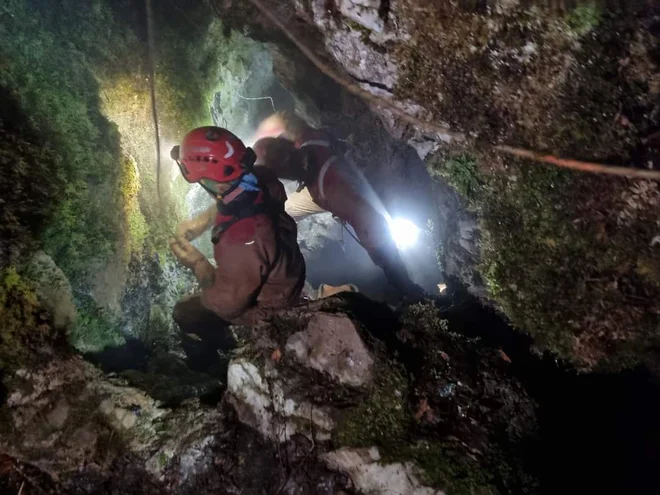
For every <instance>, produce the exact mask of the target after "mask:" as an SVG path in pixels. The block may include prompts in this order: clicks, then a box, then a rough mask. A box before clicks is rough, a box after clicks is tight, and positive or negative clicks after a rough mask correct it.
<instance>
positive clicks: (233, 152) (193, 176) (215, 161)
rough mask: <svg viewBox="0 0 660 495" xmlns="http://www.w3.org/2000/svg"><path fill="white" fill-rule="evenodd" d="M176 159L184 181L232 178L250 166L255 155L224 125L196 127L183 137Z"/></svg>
mask: <svg viewBox="0 0 660 495" xmlns="http://www.w3.org/2000/svg"><path fill="white" fill-rule="evenodd" d="M175 150H176V148H175V149H174V150H172V153H173V156H174V154H177V153H176V152H175ZM178 159H179V160H178V161H179V167H181V173H182V174H183V176H184V177H185V179H186V180H187V181H188V182H199V181H201V180H203V179H207V180H212V181H215V182H233V181H235V180H236V179H239V178H240V177H241V176H242V175H244V174H246V173H248V172H250V171H251V170H252V166H253V165H254V161H255V155H254V152H253V151H252V150H251V149H250V148H246V147H245V145H244V144H243V142H242V141H241V140H240V139H239V138H238V137H236V136H235V135H234V134H232V133H231V132H229V131H228V130H227V129H222V128H221V127H200V128H198V129H194V130H192V131H190V132H189V133H188V134H186V136H185V137H184V138H183V141H182V143H181V147H180V148H179V150H178Z"/></svg>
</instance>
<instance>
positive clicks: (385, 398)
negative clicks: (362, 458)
mask: <svg viewBox="0 0 660 495" xmlns="http://www.w3.org/2000/svg"><path fill="white" fill-rule="evenodd" d="M407 397H408V383H407V380H406V379H405V378H404V376H403V373H402V371H400V370H398V369H388V370H384V371H383V373H381V374H380V376H379V378H378V381H377V382H376V384H375V385H374V388H373V390H372V392H371V393H370V395H369V396H368V397H367V398H366V399H365V400H364V401H362V402H360V404H358V406H357V407H356V408H355V409H353V410H352V411H351V413H350V414H349V415H348V417H347V418H345V420H344V422H343V423H342V424H341V425H340V427H339V429H338V430H337V433H336V442H337V443H338V444H339V445H341V446H347V447H369V446H373V445H376V446H378V447H381V448H382V449H383V451H384V452H391V453H394V452H396V451H398V449H400V448H401V445H403V443H404V438H405V435H406V433H407V430H408V427H409V424H410V422H411V421H412V415H411V414H410V412H409V410H408V406H407V402H406V400H407Z"/></svg>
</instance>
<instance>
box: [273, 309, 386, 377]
mask: <svg viewBox="0 0 660 495" xmlns="http://www.w3.org/2000/svg"><path fill="white" fill-rule="evenodd" d="M285 349H286V352H287V354H290V355H292V356H293V357H294V358H295V359H296V360H297V361H298V363H300V364H301V365H303V366H305V367H307V368H311V369H313V370H316V371H319V372H321V373H327V374H328V375H329V376H330V378H331V379H333V380H335V381H336V382H338V383H340V384H342V385H350V386H352V387H362V386H365V385H368V384H370V383H371V381H372V379H373V376H372V374H373V365H374V360H373V358H372V357H371V355H370V354H369V351H368V349H367V348H366V346H365V345H364V342H363V341H362V339H361V338H360V336H359V334H358V332H357V330H356V328H355V325H354V324H353V322H352V321H351V320H350V319H349V318H348V317H346V316H344V315H331V314H326V313H318V314H316V315H314V316H313V317H312V319H311V320H310V321H309V323H308V324H307V328H306V329H305V330H304V331H302V332H296V333H294V334H293V335H291V337H289V339H288V340H287V343H286V348H285Z"/></svg>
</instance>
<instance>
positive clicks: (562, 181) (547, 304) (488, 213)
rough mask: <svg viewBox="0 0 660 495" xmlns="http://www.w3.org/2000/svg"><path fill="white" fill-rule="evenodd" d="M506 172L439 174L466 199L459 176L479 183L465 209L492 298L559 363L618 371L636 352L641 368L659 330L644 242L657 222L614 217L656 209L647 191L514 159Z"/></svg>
mask: <svg viewBox="0 0 660 495" xmlns="http://www.w3.org/2000/svg"><path fill="white" fill-rule="evenodd" d="M449 161H450V160H447V159H443V161H440V159H438V158H436V159H432V160H431V161H430V166H431V167H434V169H435V170H437V169H438V167H439V166H440V167H443V166H444V165H445V164H446V163H448V162H449ZM438 163H441V165H438ZM482 166H484V165H482ZM505 169H506V173H499V172H498V171H492V170H491V172H490V173H489V174H483V173H477V174H476V175H475V176H473V175H472V173H473V172H474V171H475V170H478V168H477V167H476V166H475V165H473V164H470V165H469V166H468V170H469V173H467V174H463V172H462V171H461V170H460V169H457V168H454V169H452V168H449V170H452V173H447V172H445V175H444V176H445V177H447V180H448V181H449V182H450V183H452V184H453V185H455V187H458V188H459V189H460V188H462V191H463V193H464V192H465V190H466V187H465V183H466V182H468V181H466V180H463V177H464V176H465V175H467V176H468V177H470V180H471V181H472V183H475V184H478V186H477V187H478V189H477V190H478V194H472V195H471V205H472V207H473V208H474V209H475V210H476V211H477V213H478V215H479V217H480V223H481V231H482V243H481V245H482V261H481V265H480V266H479V271H480V272H481V275H482V276H483V278H484V279H485V281H486V283H487V286H488V289H489V291H490V295H491V297H492V298H493V299H494V300H495V301H496V302H497V304H498V305H499V306H500V307H501V308H502V309H503V310H504V312H505V313H506V314H507V315H508V316H509V318H510V319H511V321H512V323H513V324H514V325H515V326H516V327H518V328H520V329H522V330H524V331H526V332H528V333H529V334H530V335H532V336H533V337H534V339H535V341H536V342H537V344H539V345H540V346H542V347H545V348H546V349H549V350H551V351H552V352H554V353H556V354H558V355H559V356H561V357H563V358H566V359H569V360H571V361H573V362H576V363H579V364H582V365H589V366H594V365H596V364H604V363H608V365H609V366H611V367H615V368H619V367H622V366H628V365H630V364H631V360H630V356H631V349H635V352H637V353H638V358H637V359H638V362H639V360H640V359H644V357H643V356H644V351H643V348H644V347H646V348H647V349H651V348H652V347H653V346H654V345H655V344H653V342H654V340H653V339H654V338H653V336H654V335H655V332H656V330H655V328H656V327H657V319H656V318H653V317H652V316H650V315H651V314H653V311H651V312H649V308H651V307H654V308H657V307H658V296H660V293H659V292H658V287H659V286H658V285H657V283H656V282H654V280H655V277H657V273H658V270H657V267H656V266H655V265H656V264H655V263H653V262H652V260H653V259H654V257H653V255H652V252H651V251H652V250H651V248H650V247H649V245H648V241H647V239H649V238H652V237H653V232H654V228H655V227H654V226H653V225H654V223H655V222H656V221H657V218H658V217H657V214H656V213H654V212H653V211H652V209H649V208H641V209H636V210H635V214H634V215H633V216H631V217H630V219H629V224H626V222H628V220H626V222H623V223H622V220H621V218H622V217H621V215H624V213H622V210H623V211H625V208H626V206H625V204H626V203H625V201H628V203H630V202H631V201H632V203H633V204H637V203H639V204H640V205H641V204H643V203H644V204H647V203H649V202H650V203H649V204H654V203H653V202H654V201H657V192H655V193H654V192H653V191H654V190H655V189H654V187H650V188H647V187H641V186H640V187H636V188H635V187H633V188H632V189H631V190H628V189H627V186H629V185H627V183H625V182H623V181H620V180H618V179H609V178H603V177H594V176H586V175H580V174H575V173H571V172H568V171H565V170H561V169H558V168H556V167H550V166H542V165H537V164H529V163H527V162H523V161H517V160H511V159H506V166H505ZM445 170H447V169H445ZM456 177H458V178H459V179H456ZM468 183H470V182H468ZM473 190H474V189H473ZM626 191H629V192H626ZM620 198H628V199H627V200H625V201H624V202H623V203H622V202H621V200H620ZM645 202H646V203H645ZM603 212H606V213H603ZM623 218H628V217H627V216H625V215H624V217H623ZM634 260H638V261H637V263H635V262H634ZM635 291H640V292H639V295H636V296H633V297H630V296H628V294H633V293H634V292H635ZM642 294H644V295H643V296H642ZM615 334H616V336H617V337H616V338H613V337H612V338H610V336H613V335H615Z"/></svg>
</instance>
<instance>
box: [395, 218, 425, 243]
mask: <svg viewBox="0 0 660 495" xmlns="http://www.w3.org/2000/svg"><path fill="white" fill-rule="evenodd" d="M389 224H390V232H391V233H392V238H393V239H394V242H395V243H396V245H397V247H398V248H399V249H401V250H404V249H407V248H410V247H412V246H414V245H415V244H417V241H418V239H419V234H420V229H419V228H418V227H417V226H416V225H415V224H414V223H412V222H411V221H410V220H406V219H405V218H394V219H390V220H389Z"/></svg>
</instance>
